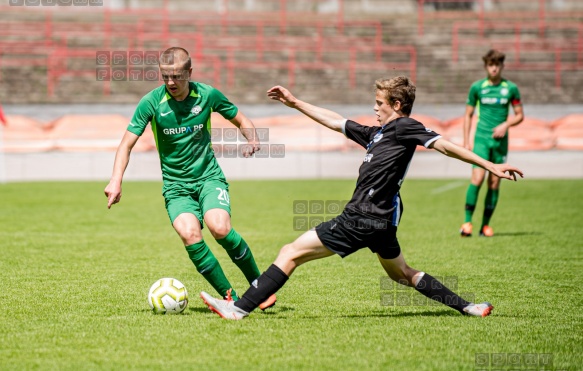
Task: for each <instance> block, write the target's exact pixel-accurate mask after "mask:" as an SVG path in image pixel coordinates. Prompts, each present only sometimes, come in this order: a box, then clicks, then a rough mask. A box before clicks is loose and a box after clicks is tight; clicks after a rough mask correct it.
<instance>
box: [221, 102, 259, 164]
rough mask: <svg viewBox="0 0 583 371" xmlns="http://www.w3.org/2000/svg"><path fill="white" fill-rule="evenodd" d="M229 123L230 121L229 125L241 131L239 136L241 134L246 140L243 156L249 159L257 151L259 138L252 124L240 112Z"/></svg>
mask: <svg viewBox="0 0 583 371" xmlns="http://www.w3.org/2000/svg"><path fill="white" fill-rule="evenodd" d="M229 121H231V123H232V124H233V125H235V126H236V127H237V128H238V129H239V130H240V131H241V134H243V136H244V137H245V139H247V144H248V146H246V147H245V148H244V150H243V156H245V157H251V156H252V155H253V154H254V153H255V152H257V151H259V149H260V148H259V138H258V136H257V131H256V130H255V125H253V122H252V121H251V120H250V119H249V118H247V116H245V115H244V114H243V113H241V111H239V112H237V115H236V116H235V117H233V118H232V119H231V120H229Z"/></svg>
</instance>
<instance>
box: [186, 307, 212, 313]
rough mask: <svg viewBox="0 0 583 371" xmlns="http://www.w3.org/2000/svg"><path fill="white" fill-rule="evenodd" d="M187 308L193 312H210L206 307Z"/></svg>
mask: <svg viewBox="0 0 583 371" xmlns="http://www.w3.org/2000/svg"><path fill="white" fill-rule="evenodd" d="M188 310H189V311H191V312H193V313H212V312H211V310H210V309H208V307H190V308H188Z"/></svg>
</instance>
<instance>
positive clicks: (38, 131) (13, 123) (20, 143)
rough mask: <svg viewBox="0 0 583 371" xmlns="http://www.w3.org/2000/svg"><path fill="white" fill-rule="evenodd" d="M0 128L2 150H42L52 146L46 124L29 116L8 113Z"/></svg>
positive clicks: (51, 148)
mask: <svg viewBox="0 0 583 371" xmlns="http://www.w3.org/2000/svg"><path fill="white" fill-rule="evenodd" d="M6 120H7V125H6V126H4V127H3V128H2V129H0V130H2V132H3V133H2V137H3V138H2V139H3V143H2V150H4V151H5V152H7V153H11V152H44V151H51V150H53V149H55V148H54V143H53V141H52V140H51V139H50V138H49V135H48V132H47V131H46V126H45V125H44V124H43V123H42V122H40V121H37V120H34V119H32V118H30V117H26V116H20V115H10V116H7V117H6Z"/></svg>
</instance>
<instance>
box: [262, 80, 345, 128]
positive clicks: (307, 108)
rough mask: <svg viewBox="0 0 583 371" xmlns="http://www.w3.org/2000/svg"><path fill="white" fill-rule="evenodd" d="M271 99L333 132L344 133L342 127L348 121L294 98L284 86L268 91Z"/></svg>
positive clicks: (331, 112)
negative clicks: (295, 110)
mask: <svg viewBox="0 0 583 371" xmlns="http://www.w3.org/2000/svg"><path fill="white" fill-rule="evenodd" d="M267 96H268V97H269V98H270V99H273V100H276V101H279V102H281V103H283V104H285V105H286V106H288V107H291V108H295V109H297V110H298V111H300V112H301V113H303V114H304V115H306V116H308V117H309V118H311V119H312V120H314V121H316V122H318V123H319V124H321V125H324V126H326V127H327V128H330V129H332V130H335V131H338V132H342V126H343V125H344V123H345V122H346V119H345V118H344V117H342V116H341V115H339V114H338V113H336V112H333V111H330V110H327V109H325V108H322V107H317V106H314V105H312V104H309V103H307V102H304V101H301V100H299V99H297V98H296V97H294V96H293V95H292V93H291V92H290V91H289V90H287V89H286V88H284V87H283V86H279V85H278V86H274V87H273V88H271V89H269V90H268V91H267Z"/></svg>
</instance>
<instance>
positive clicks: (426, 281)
mask: <svg viewBox="0 0 583 371" xmlns="http://www.w3.org/2000/svg"><path fill="white" fill-rule="evenodd" d="M415 290H417V291H419V292H420V293H422V294H423V295H425V296H427V297H428V298H429V299H433V300H435V301H438V302H440V303H442V304H445V305H447V306H448V307H450V308H453V309H455V310H457V311H458V312H460V313H462V314H463V313H464V308H465V307H466V306H468V305H469V304H470V303H469V302H467V301H465V300H464V299H462V298H461V297H460V296H458V295H457V294H456V293H454V292H452V291H451V290H450V289H448V288H447V287H445V286H444V285H443V284H442V283H441V282H439V281H438V280H436V279H435V278H433V277H432V276H430V275H429V274H427V273H423V276H422V277H421V279H420V280H419V282H417V285H415Z"/></svg>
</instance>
